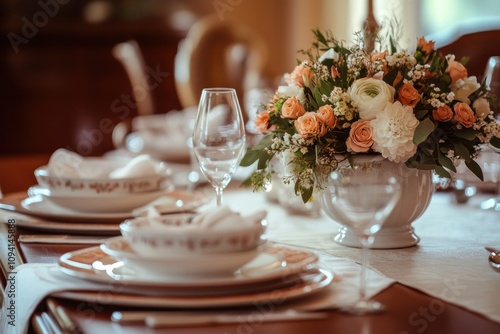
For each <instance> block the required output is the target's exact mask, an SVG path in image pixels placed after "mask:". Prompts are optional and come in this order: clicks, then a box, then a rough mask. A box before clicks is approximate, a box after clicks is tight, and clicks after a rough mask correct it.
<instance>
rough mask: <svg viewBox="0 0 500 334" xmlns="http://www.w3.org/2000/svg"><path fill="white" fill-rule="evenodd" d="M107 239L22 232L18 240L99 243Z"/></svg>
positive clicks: (51, 242) (29, 241) (48, 242)
mask: <svg viewBox="0 0 500 334" xmlns="http://www.w3.org/2000/svg"><path fill="white" fill-rule="evenodd" d="M107 239H108V238H106V237H94V236H87V235H60V234H40V235H31V234H21V235H20V236H19V238H18V241H19V242H23V243H44V244H86V245H99V244H102V243H103V242H104V241H106V240H107Z"/></svg>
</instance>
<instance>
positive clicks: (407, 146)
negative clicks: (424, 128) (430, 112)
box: [370, 101, 419, 163]
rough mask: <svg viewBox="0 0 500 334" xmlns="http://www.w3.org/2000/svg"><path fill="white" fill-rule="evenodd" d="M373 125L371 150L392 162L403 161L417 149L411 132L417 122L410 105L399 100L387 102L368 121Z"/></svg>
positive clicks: (413, 130)
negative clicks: (381, 109)
mask: <svg viewBox="0 0 500 334" xmlns="http://www.w3.org/2000/svg"><path fill="white" fill-rule="evenodd" d="M370 124H371V126H372V127H373V141H374V144H373V150H374V151H376V152H380V153H381V154H382V156H383V157H384V158H387V159H389V160H390V161H394V162H397V163H399V162H405V161H406V160H408V159H409V158H410V157H412V156H413V155H414V154H415V152H416V151H417V145H415V144H414V143H413V134H414V133H415V128H416V127H417V125H418V124H419V122H418V120H417V118H416V117H415V115H414V114H413V109H412V107H410V106H403V105H402V104H401V103H400V102H399V101H397V102H395V103H387V105H386V107H385V108H384V110H383V111H381V112H380V113H378V114H377V117H376V118H375V119H374V120H372V121H371V122H370Z"/></svg>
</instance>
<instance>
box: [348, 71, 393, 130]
mask: <svg viewBox="0 0 500 334" xmlns="http://www.w3.org/2000/svg"><path fill="white" fill-rule="evenodd" d="M394 93H395V89H394V87H392V86H390V85H388V84H386V83H385V82H384V81H382V80H378V79H374V78H363V79H358V80H356V81H354V83H353V84H352V86H351V88H350V90H349V95H350V96H351V100H353V101H354V102H356V104H357V107H358V111H359V117H360V118H361V119H362V120H365V121H370V120H372V119H374V118H375V116H377V114H378V113H379V112H381V111H382V110H383V109H384V108H385V106H386V105H387V103H388V102H390V103H392V102H393V101H394Z"/></svg>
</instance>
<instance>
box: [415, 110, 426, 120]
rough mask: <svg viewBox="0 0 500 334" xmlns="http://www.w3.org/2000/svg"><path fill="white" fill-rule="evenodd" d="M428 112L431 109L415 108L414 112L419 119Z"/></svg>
mask: <svg viewBox="0 0 500 334" xmlns="http://www.w3.org/2000/svg"><path fill="white" fill-rule="evenodd" d="M428 113H429V110H427V109H420V110H413V114H415V117H416V118H417V119H423V118H424V117H425V116H426V115H427V114H428Z"/></svg>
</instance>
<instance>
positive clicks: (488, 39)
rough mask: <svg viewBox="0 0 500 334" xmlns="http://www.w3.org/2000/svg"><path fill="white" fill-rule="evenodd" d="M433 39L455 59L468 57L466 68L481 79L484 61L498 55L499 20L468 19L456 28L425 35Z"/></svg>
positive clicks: (445, 52)
mask: <svg viewBox="0 0 500 334" xmlns="http://www.w3.org/2000/svg"><path fill="white" fill-rule="evenodd" d="M426 38H427V39H428V40H434V41H435V42H436V47H437V48H438V50H439V51H441V52H443V53H444V54H454V55H455V59H456V60H460V59H461V58H462V57H470V60H469V63H468V64H467V69H468V72H469V75H475V76H476V77H477V79H478V81H479V82H481V81H482V80H483V75H484V70H485V68H486V63H487V62H488V59H489V57H491V56H500V20H498V19H497V20H487V19H484V18H481V19H477V20H472V21H468V22H465V23H462V24H460V26H458V27H457V28H454V29H451V30H445V31H442V32H439V33H437V34H433V35H429V36H426Z"/></svg>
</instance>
